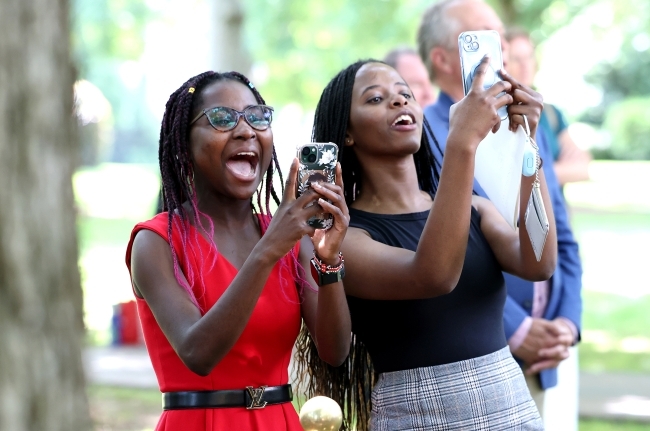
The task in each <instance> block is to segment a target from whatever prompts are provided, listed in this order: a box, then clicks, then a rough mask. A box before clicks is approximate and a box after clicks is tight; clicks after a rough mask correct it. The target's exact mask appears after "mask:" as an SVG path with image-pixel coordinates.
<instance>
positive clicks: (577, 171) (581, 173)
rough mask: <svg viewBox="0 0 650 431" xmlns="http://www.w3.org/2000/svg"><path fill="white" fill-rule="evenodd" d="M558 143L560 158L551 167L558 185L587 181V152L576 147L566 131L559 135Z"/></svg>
mask: <svg viewBox="0 0 650 431" xmlns="http://www.w3.org/2000/svg"><path fill="white" fill-rule="evenodd" d="M558 141H559V143H560V157H559V158H558V160H557V161H556V162H555V164H554V165H553V167H554V169H555V175H556V176H557V180H558V182H559V183H560V185H561V186H563V185H564V184H566V183H572V182H576V181H586V180H588V179H589V162H591V155H590V154H589V152H587V151H585V150H583V149H581V148H580V147H578V146H577V145H576V143H575V142H574V141H573V138H571V135H570V134H569V131H568V130H566V129H565V130H563V131H562V132H561V133H560V135H559V136H558Z"/></svg>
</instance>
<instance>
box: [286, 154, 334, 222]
mask: <svg viewBox="0 0 650 431" xmlns="http://www.w3.org/2000/svg"><path fill="white" fill-rule="evenodd" d="M338 153H339V147H338V146H337V145H336V144H334V143H332V142H327V143H324V142H311V143H309V144H306V145H303V146H300V147H298V155H297V156H298V161H299V166H298V181H297V183H298V184H297V187H296V188H297V190H296V196H297V197H298V196H300V195H302V194H303V193H304V192H306V191H307V190H309V186H310V185H311V183H314V182H328V183H332V184H334V178H335V175H336V162H337V159H338ZM333 222H334V220H333V218H332V214H329V213H320V214H316V215H315V216H314V217H311V218H310V219H309V220H308V221H307V223H308V224H309V225H310V226H312V227H315V228H316V229H329V228H331V227H332V224H333Z"/></svg>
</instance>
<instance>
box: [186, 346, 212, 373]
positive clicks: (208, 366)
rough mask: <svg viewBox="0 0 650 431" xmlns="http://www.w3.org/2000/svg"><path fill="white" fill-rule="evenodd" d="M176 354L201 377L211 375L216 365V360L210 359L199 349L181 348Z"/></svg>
mask: <svg viewBox="0 0 650 431" xmlns="http://www.w3.org/2000/svg"><path fill="white" fill-rule="evenodd" d="M176 354H177V355H178V357H179V358H180V360H181V361H182V362H183V364H184V365H185V366H186V367H187V368H188V369H189V370H190V371H191V372H193V373H194V374H198V375H199V376H201V377H206V376H207V375H209V374H210V373H211V372H212V370H213V369H214V367H215V365H216V362H214V361H211V360H208V358H206V357H205V355H202V354H201V353H200V352H198V351H197V349H179V350H178V351H177V352H176Z"/></svg>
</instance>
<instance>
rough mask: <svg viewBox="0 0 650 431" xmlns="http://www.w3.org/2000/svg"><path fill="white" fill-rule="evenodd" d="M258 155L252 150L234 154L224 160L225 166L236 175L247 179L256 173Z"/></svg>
mask: <svg viewBox="0 0 650 431" xmlns="http://www.w3.org/2000/svg"><path fill="white" fill-rule="evenodd" d="M258 160H259V158H258V156H257V154H255V153H253V152H241V153H237V154H235V155H234V156H233V157H231V158H230V159H229V160H228V161H227V162H226V167H227V168H228V169H229V170H230V171H231V172H232V173H233V174H234V175H235V176H237V177H240V178H242V179H249V178H252V177H254V176H255V174H256V173H257V165H258Z"/></svg>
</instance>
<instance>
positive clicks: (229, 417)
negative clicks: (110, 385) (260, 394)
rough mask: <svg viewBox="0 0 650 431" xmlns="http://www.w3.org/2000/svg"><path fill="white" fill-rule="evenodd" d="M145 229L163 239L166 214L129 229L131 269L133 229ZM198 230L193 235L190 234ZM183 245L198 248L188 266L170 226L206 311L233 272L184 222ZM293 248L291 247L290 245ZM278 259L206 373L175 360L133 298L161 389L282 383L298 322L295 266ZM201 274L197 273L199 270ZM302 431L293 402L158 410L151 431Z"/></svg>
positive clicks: (144, 309) (146, 312) (184, 268)
mask: <svg viewBox="0 0 650 431" xmlns="http://www.w3.org/2000/svg"><path fill="white" fill-rule="evenodd" d="M142 229H148V230H151V231H153V232H155V233H157V234H158V235H160V236H161V237H162V238H163V239H165V240H166V241H167V213H166V212H165V213H161V214H158V215H157V216H156V217H154V218H153V219H151V220H149V221H147V222H144V223H139V224H137V225H136V226H135V227H134V228H133V231H132V233H131V239H130V241H129V245H128V247H127V252H126V265H127V267H128V268H129V271H131V249H132V246H133V240H134V238H135V235H136V234H137V233H138V232H139V231H141V230H142ZM195 234H196V235H195ZM188 236H189V239H188V241H187V247H188V248H189V247H196V246H197V245H198V248H199V250H198V252H194V253H191V255H192V256H191V258H190V259H189V264H188V263H186V259H185V257H184V255H183V247H182V243H181V237H180V234H179V232H178V231H177V229H174V230H173V234H172V241H173V242H174V247H175V250H176V252H177V254H178V257H179V259H178V260H179V265H180V267H181V269H182V271H183V273H184V274H185V275H187V274H188V272H189V271H188V268H187V265H191V266H192V271H191V272H193V273H194V275H195V279H196V281H195V283H194V288H193V289H194V294H195V296H196V298H197V300H198V302H199V304H200V305H201V307H202V309H203V310H204V311H206V310H209V309H210V308H211V307H212V306H213V305H214V304H215V302H216V301H217V300H218V299H219V297H220V296H221V295H222V294H223V293H224V291H225V290H226V288H227V287H228V286H229V285H230V283H231V281H232V280H233V278H234V277H235V275H236V274H237V269H236V268H235V267H233V266H232V265H231V264H230V263H229V262H228V261H227V260H226V259H225V258H224V257H223V256H222V255H221V254H218V257H217V259H216V261H215V262H214V266H213V265H212V263H213V261H214V259H213V258H212V256H214V248H213V247H212V246H211V244H210V243H209V242H208V241H207V240H206V239H205V238H204V237H203V236H201V235H200V234H198V232H197V231H196V229H195V228H194V227H190V230H189V235H188ZM296 251H297V247H296ZM287 266H288V265H284V266H282V265H281V264H280V263H278V264H276V266H275V267H274V268H273V271H272V272H271V275H270V276H269V278H268V281H267V282H266V285H265V286H264V290H263V291H262V294H261V295H260V298H259V300H258V301H257V305H256V306H255V309H254V311H253V314H252V315H251V318H250V320H249V322H248V324H247V326H246V328H245V329H244V332H243V333H242V334H241V336H240V337H239V339H238V340H237V343H235V345H234V346H233V348H232V350H231V351H230V352H228V354H227V355H226V356H225V357H224V358H223V359H222V360H221V362H219V364H217V366H216V367H215V368H214V369H213V370H212V372H211V373H210V374H209V375H208V376H206V377H201V376H199V375H198V374H195V373H193V372H192V371H190V370H189V369H188V368H187V367H186V366H185V365H184V364H183V363H182V362H181V360H180V358H179V357H178V355H177V354H176V352H175V351H174V349H172V346H171V345H170V344H169V341H167V338H166V337H165V335H164V334H163V332H162V330H161V329H160V327H159V326H158V324H157V323H156V319H155V318H154V316H153V313H152V312H151V310H150V309H149V306H148V305H147V302H146V301H144V300H143V299H141V298H138V297H137V296H136V301H137V304H138V314H139V317H140V322H141V323H142V331H143V334H144V340H145V343H146V346H147V350H148V352H149V356H150V358H151V362H152V363H153V368H154V370H155V372H156V377H157V379H158V385H159V387H160V391H161V392H175V391H210V390H219V389H244V388H246V386H253V387H259V386H262V385H266V386H277V385H284V384H286V383H288V379H289V376H288V367H289V359H290V356H291V351H292V348H293V345H294V342H295V340H296V337H297V336H298V332H299V330H300V324H301V315H300V304H299V303H298V302H299V297H298V292H297V290H296V288H295V282H294V279H293V271H290V270H289V269H288V267H287ZM201 273H202V274H203V276H202V277H200V276H199V274H201ZM179 430H183V431H204V430H205V431H216V430H228V431H231V430H237V431H246V430H251V431H253V430H256V431H257V430H259V431H285V430H286V431H302V427H301V426H300V422H299V420H298V415H297V413H296V410H295V409H294V407H293V405H292V404H291V403H284V404H276V405H269V406H266V407H265V408H263V409H258V410H247V409H246V408H245V407H235V408H211V409H187V410H166V411H163V413H162V415H161V417H160V420H159V422H158V425H157V427H156V431H179Z"/></svg>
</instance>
